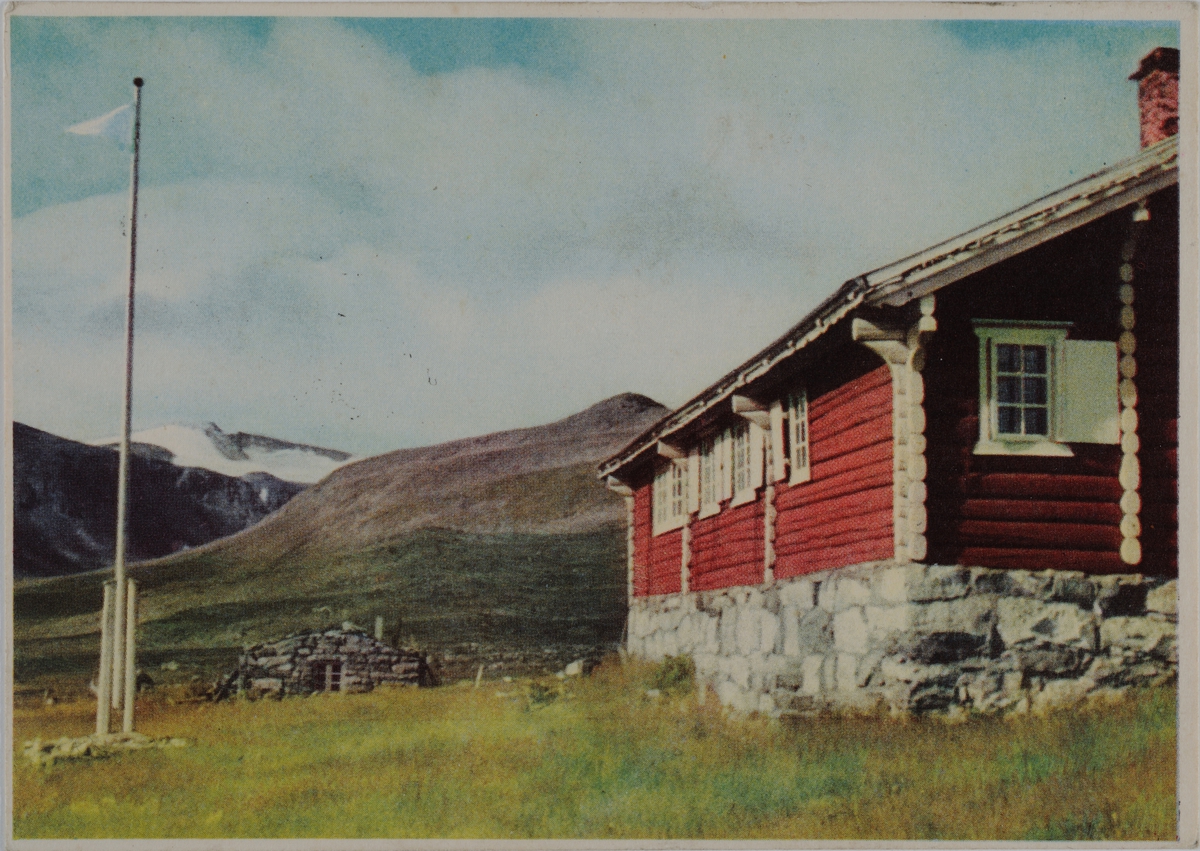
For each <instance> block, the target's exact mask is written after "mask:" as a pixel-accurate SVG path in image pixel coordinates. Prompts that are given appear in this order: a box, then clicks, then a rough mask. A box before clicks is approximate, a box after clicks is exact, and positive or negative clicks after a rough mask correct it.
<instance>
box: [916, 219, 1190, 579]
mask: <svg viewBox="0 0 1200 851" xmlns="http://www.w3.org/2000/svg"><path fill="white" fill-rule="evenodd" d="M1130 224H1131V210H1129V209H1126V210H1122V211H1118V212H1117V213H1114V214H1112V215H1109V216H1107V217H1105V218H1102V219H1100V220H1098V221H1096V222H1093V223H1091V224H1089V225H1087V226H1085V227H1083V228H1080V229H1079V230H1077V231H1074V232H1072V233H1069V234H1066V235H1064V236H1061V237H1058V238H1057V239H1054V240H1051V241H1050V242H1048V243H1046V244H1044V245H1042V246H1039V247H1038V248H1036V249H1033V250H1031V251H1029V252H1026V253H1024V254H1021V255H1018V256H1017V257H1014V258H1012V259H1010V260H1007V261H1005V262H1003V263H1000V264H998V265H996V266H994V267H992V268H991V269H988V270H986V271H984V272H981V273H980V274H978V275H974V276H971V277H969V278H967V279H965V280H964V281H962V282H960V283H958V284H954V285H952V286H950V287H947V288H945V289H944V290H941V291H939V293H938V295H937V323H938V330H937V332H936V333H935V334H934V335H933V336H932V339H931V341H930V342H929V345H928V350H927V351H928V360H927V364H926V367H925V373H924V374H925V381H926V394H925V406H926V421H927V427H926V437H927V440H928V448H927V451H926V457H927V459H928V478H927V482H928V488H929V491H928V494H929V495H928V500H927V509H928V538H929V553H928V559H927V560H928V561H930V562H934V563H942V564H969V565H980V566H984V567H994V568H1023V569H1029V570H1043V569H1047V568H1056V569H1072V570H1084V571H1087V572H1090V573H1128V572H1129V571H1130V570H1131V569H1136V570H1142V571H1144V572H1148V573H1173V572H1174V570H1175V568H1174V562H1170V564H1169V565H1168V563H1167V561H1166V560H1165V559H1164V558H1163V557H1162V556H1163V554H1164V553H1166V552H1167V551H1173V548H1174V546H1175V538H1174V530H1175V526H1174V525H1173V524H1174V522H1175V520H1174V517H1175V514H1174V507H1175V490H1174V487H1173V485H1174V477H1175V472H1174V471H1175V467H1174V463H1175V454H1174V452H1175V449H1176V446H1175V443H1174V438H1173V435H1174V425H1173V423H1174V420H1173V419H1171V418H1170V417H1165V416H1161V415H1160V416H1156V415H1153V414H1152V415H1150V416H1146V413H1145V412H1146V411H1147V410H1149V409H1151V408H1152V409H1154V410H1156V411H1168V410H1177V406H1178V402H1177V397H1176V398H1175V400H1174V402H1173V403H1172V402H1171V401H1170V400H1169V399H1168V400H1167V401H1166V402H1163V401H1162V398H1163V397H1167V396H1169V395H1170V394H1169V393H1168V392H1167V391H1166V390H1165V389H1163V388H1164V385H1166V384H1170V386H1171V387H1174V379H1173V378H1171V379H1169V380H1166V381H1163V382H1161V383H1160V384H1159V385H1155V388H1156V389H1148V390H1147V391H1141V390H1140V388H1139V396H1140V399H1139V403H1138V407H1139V409H1140V410H1141V412H1142V413H1143V418H1144V420H1145V425H1144V426H1143V429H1142V439H1143V441H1144V442H1143V443H1142V447H1143V451H1142V456H1143V460H1142V464H1143V473H1142V475H1143V491H1144V492H1145V496H1146V497H1148V498H1147V500H1146V503H1147V504H1146V512H1145V517H1146V521H1147V524H1149V525H1150V526H1151V528H1150V529H1149V534H1148V535H1147V536H1146V537H1145V540H1144V548H1145V549H1146V550H1147V552H1148V553H1150V552H1153V553H1154V554H1155V555H1154V556H1153V558H1147V559H1145V560H1144V562H1143V564H1142V565H1140V566H1138V567H1136V568H1132V567H1131V566H1130V565H1128V564H1125V563H1124V562H1123V561H1122V560H1121V557H1120V547H1121V542H1122V533H1121V528H1120V525H1121V519H1122V510H1121V508H1120V500H1121V496H1122V492H1123V489H1122V486H1121V484H1120V482H1119V481H1118V473H1119V470H1120V465H1121V457H1122V453H1121V447H1120V446H1117V445H1104V444H1086V443H1079V444H1071V449H1072V450H1073V452H1074V457H1031V456H1024V457H1021V456H1000V455H975V454H974V452H973V449H974V446H975V443H976V441H977V440H978V438H979V406H980V403H979V375H978V371H979V355H978V353H979V341H978V338H977V337H976V335H975V333H974V330H973V327H972V325H971V320H972V319H1012V320H1051V321H1067V322H1071V323H1073V324H1072V328H1071V333H1070V336H1071V338H1074V339H1088V340H1112V341H1114V342H1116V340H1117V337H1118V335H1119V333H1120V331H1121V327H1120V323H1119V310H1120V307H1121V304H1120V301H1119V300H1118V296H1117V291H1118V287H1119V285H1120V283H1121V280H1120V278H1119V275H1118V269H1119V268H1120V266H1121V263H1122V259H1121V251H1122V246H1123V245H1124V244H1125V243H1126V242H1127V241H1128V239H1129V234H1130ZM1162 253H1164V254H1171V252H1169V251H1164V252H1162ZM1154 274H1155V275H1156V276H1157V277H1158V278H1159V279H1162V278H1163V277H1164V272H1163V271H1161V270H1159V271H1158V272H1156V273H1154ZM1145 277H1147V278H1149V277H1151V274H1150V273H1149V272H1147V274H1146V275H1145ZM1177 280H1178V277H1177V273H1176V276H1175V281H1176V282H1177ZM1143 283H1144V282H1143ZM1140 299H1141V297H1140V296H1139V300H1140ZM1175 304H1176V305H1177V301H1176V303H1175ZM1164 305H1165V306H1162V307H1161V308H1160V310H1159V313H1160V314H1161V315H1158V316H1155V317H1154V318H1153V319H1151V320H1149V322H1150V323H1151V324H1152V329H1151V327H1143V328H1142V333H1143V334H1145V335H1147V336H1149V335H1158V334H1159V333H1160V331H1161V332H1162V333H1163V334H1165V335H1168V336H1167V337H1166V339H1168V342H1167V344H1166V345H1165V347H1159V348H1164V349H1166V350H1169V351H1170V352H1172V353H1174V356H1175V357H1176V358H1177V352H1178V340H1177V337H1174V338H1172V337H1170V336H1169V332H1168V330H1167V329H1168V327H1174V322H1176V321H1177V313H1178V307H1177V306H1171V305H1170V304H1169V303H1166V302H1165V300H1164ZM1143 307H1145V305H1143ZM1141 315H1142V314H1139V317H1140V316H1141ZM1173 316H1174V317H1175V318H1172V317H1173ZM1140 324H1141V323H1140V320H1139V325H1140ZM1138 339H1139V343H1140V341H1141V340H1142V339H1143V337H1142V336H1141V335H1139V338H1138ZM1142 353H1143V351H1142V350H1139V355H1141V354H1142ZM1169 359H1170V357H1169V356H1168V355H1166V354H1160V355H1159V360H1158V361H1157V362H1156V363H1162V364H1163V365H1162V366H1161V368H1159V369H1157V370H1155V371H1156V372H1158V373H1159V375H1160V376H1167V375H1171V376H1177V375H1178V365H1177V360H1176V361H1175V363H1174V365H1173V366H1172V365H1171V364H1170V363H1167V361H1169ZM1149 360H1150V361H1154V356H1153V355H1151V356H1150V358H1149ZM1114 380H1115V377H1114ZM1140 380H1142V379H1139V381H1140ZM1172 404H1173V405H1174V407H1172ZM1151 434H1153V435H1155V436H1156V438H1157V439H1153V440H1152V439H1151V438H1150V435H1151ZM1151 443H1152V444H1153V446H1152V447H1148V446H1147V444H1151ZM1148 448H1149V452H1147V451H1146V450H1147V449H1148ZM1160 478H1161V483H1160ZM1168 482H1169V483H1170V486H1167V484H1166V483H1168ZM1143 528H1145V527H1143Z"/></svg>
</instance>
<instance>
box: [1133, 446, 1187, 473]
mask: <svg viewBox="0 0 1200 851" xmlns="http://www.w3.org/2000/svg"><path fill="white" fill-rule="evenodd" d="M1138 459H1139V460H1140V461H1141V462H1142V475H1143V476H1145V477H1146V478H1148V479H1152V478H1163V479H1173V478H1175V477H1176V476H1177V475H1178V471H1179V450H1178V449H1176V448H1174V447H1171V448H1170V449H1160V448H1158V447H1142V451H1141V452H1140V453H1138Z"/></svg>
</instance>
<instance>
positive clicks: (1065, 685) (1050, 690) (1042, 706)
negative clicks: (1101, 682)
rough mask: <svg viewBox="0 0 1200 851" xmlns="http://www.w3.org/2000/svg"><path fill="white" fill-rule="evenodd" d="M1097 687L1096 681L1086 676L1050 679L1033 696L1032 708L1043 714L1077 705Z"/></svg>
mask: <svg viewBox="0 0 1200 851" xmlns="http://www.w3.org/2000/svg"><path fill="white" fill-rule="evenodd" d="M1095 687H1096V683H1095V682H1094V681H1092V680H1090V679H1088V678H1086V677H1083V678H1081V679H1078V680H1048V681H1047V682H1046V685H1045V686H1044V687H1043V688H1042V690H1041V691H1039V692H1038V693H1037V694H1035V695H1034V696H1033V702H1032V705H1031V708H1032V710H1033V712H1034V713H1037V714H1043V713H1046V712H1049V711H1050V710H1051V709H1060V708H1063V707H1068V706H1075V705H1076V704H1078V703H1080V702H1081V701H1082V700H1083V699H1084V698H1085V697H1087V695H1088V692H1090V691H1091V690H1092V689H1094V688H1095Z"/></svg>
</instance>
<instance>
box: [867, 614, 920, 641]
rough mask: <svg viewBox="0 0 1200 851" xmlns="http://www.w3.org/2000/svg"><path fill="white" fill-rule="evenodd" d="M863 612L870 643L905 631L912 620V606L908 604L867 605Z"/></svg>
mask: <svg viewBox="0 0 1200 851" xmlns="http://www.w3.org/2000/svg"><path fill="white" fill-rule="evenodd" d="M863 612H864V615H865V617H866V621H867V632H868V635H869V638H870V640H871V642H872V643H876V642H879V641H881V640H883V639H885V638H887V637H888V636H891V635H896V634H898V633H902V632H907V631H908V630H909V628H910V627H911V625H912V621H913V607H912V606H911V605H909V604H901V605H897V606H867V607H866V608H865V609H864V610H863Z"/></svg>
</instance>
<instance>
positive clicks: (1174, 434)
mask: <svg viewBox="0 0 1200 851" xmlns="http://www.w3.org/2000/svg"><path fill="white" fill-rule="evenodd" d="M1138 436H1139V437H1140V438H1141V440H1142V445H1143V446H1163V447H1167V446H1177V445H1178V444H1179V420H1177V419H1175V418H1174V417H1156V416H1152V415H1145V416H1143V417H1141V421H1140V422H1139V423H1138Z"/></svg>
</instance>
